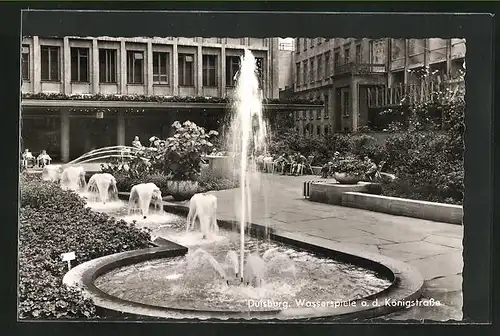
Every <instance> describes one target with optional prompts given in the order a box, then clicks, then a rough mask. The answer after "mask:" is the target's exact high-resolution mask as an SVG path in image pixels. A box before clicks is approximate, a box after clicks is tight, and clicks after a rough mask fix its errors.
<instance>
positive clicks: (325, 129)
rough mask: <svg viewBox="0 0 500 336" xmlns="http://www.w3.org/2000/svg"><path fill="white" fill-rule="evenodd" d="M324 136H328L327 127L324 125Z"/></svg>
mask: <svg viewBox="0 0 500 336" xmlns="http://www.w3.org/2000/svg"><path fill="white" fill-rule="evenodd" d="M323 130H324V132H325V135H328V125H325V126H324V128H323Z"/></svg>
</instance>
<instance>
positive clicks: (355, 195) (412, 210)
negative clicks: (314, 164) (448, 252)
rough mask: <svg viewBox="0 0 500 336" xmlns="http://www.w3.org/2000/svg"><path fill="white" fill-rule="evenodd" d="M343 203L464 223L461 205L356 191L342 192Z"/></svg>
mask: <svg viewBox="0 0 500 336" xmlns="http://www.w3.org/2000/svg"><path fill="white" fill-rule="evenodd" d="M313 186H314V185H313ZM341 205H343V206H347V207H351V208H359V209H365V210H371V211H377V212H384V213H388V214H391V215H398V216H406V217H414V218H420V219H427V220H433V221H437V222H445V223H451V224H460V225H461V224H462V218H463V207H462V206H459V205H453V204H443V203H435V202H426V201H417V200H412V199H406V198H397V197H389V196H380V195H371V194H365V193H361V192H354V191H348V192H345V193H343V194H342V197H341Z"/></svg>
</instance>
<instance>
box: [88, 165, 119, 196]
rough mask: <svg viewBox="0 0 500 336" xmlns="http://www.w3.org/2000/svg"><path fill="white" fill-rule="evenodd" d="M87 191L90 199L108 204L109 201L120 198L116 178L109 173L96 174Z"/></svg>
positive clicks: (91, 179)
mask: <svg viewBox="0 0 500 336" xmlns="http://www.w3.org/2000/svg"><path fill="white" fill-rule="evenodd" d="M87 193H88V196H89V200H90V201H94V202H96V201H100V202H102V203H103V204H106V202H108V201H113V200H117V199H118V189H117V188H116V179H115V177H114V176H113V175H111V174H108V173H102V174H94V175H92V177H91V178H90V179H89V182H88V184H87Z"/></svg>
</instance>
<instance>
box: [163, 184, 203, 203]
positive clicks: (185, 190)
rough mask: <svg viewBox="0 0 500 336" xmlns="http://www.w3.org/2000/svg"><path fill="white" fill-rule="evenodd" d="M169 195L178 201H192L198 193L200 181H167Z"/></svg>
mask: <svg viewBox="0 0 500 336" xmlns="http://www.w3.org/2000/svg"><path fill="white" fill-rule="evenodd" d="M167 188H168V193H169V194H170V195H171V196H172V197H173V198H174V200H176V201H185V200H188V199H190V198H191V197H192V196H193V195H194V194H196V193H197V192H198V189H199V183H198V181H167Z"/></svg>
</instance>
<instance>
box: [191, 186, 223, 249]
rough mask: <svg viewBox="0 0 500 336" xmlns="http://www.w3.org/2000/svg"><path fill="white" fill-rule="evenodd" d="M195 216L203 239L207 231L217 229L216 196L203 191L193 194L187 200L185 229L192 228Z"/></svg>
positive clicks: (215, 230)
mask: <svg viewBox="0 0 500 336" xmlns="http://www.w3.org/2000/svg"><path fill="white" fill-rule="evenodd" d="M196 218H198V220H199V222H200V231H201V233H202V234H203V239H206V237H207V234H208V233H209V232H217V231H219V226H218V225H217V197H215V196H214V195H210V194H203V193H200V194H194V195H193V197H191V200H190V201H189V213H188V216H187V219H186V231H190V230H194V227H195V223H196Z"/></svg>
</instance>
